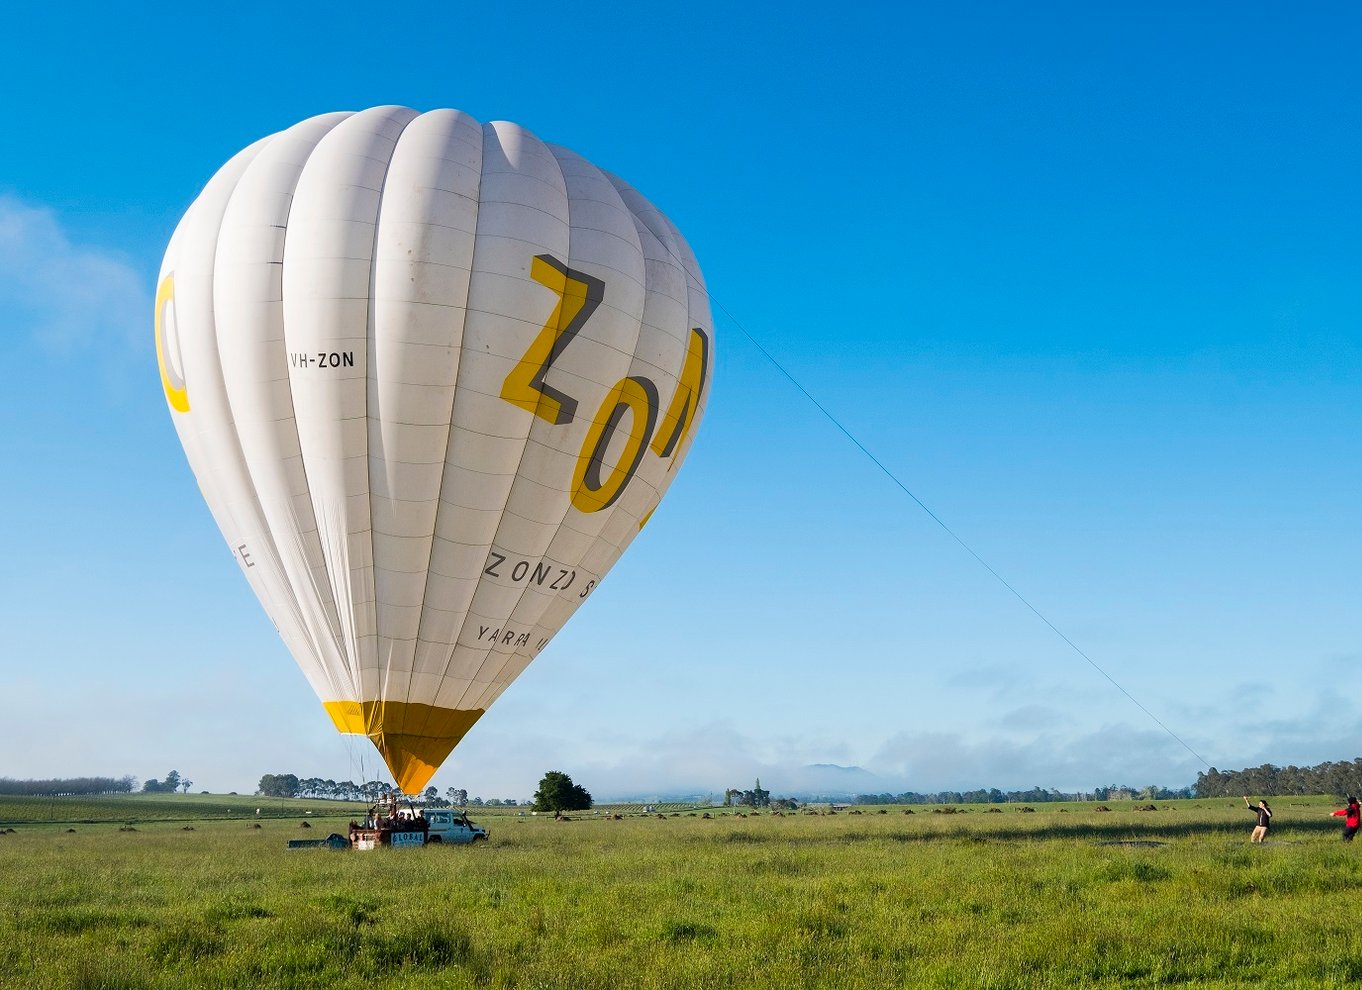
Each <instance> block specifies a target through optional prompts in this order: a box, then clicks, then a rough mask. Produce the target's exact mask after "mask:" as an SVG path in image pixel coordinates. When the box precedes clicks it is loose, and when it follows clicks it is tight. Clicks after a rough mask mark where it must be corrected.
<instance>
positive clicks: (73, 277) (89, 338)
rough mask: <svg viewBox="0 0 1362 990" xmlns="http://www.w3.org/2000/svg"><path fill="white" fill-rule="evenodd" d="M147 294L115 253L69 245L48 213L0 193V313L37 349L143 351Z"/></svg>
mask: <svg viewBox="0 0 1362 990" xmlns="http://www.w3.org/2000/svg"><path fill="white" fill-rule="evenodd" d="M151 311H152V302H151V295H150V290H149V288H148V286H147V285H146V282H145V279H144V277H143V275H142V274H141V273H139V272H138V271H137V269H136V268H134V267H133V265H132V263H131V262H130V261H129V260H128V259H127V258H125V257H123V256H122V255H119V254H117V253H115V252H111V251H109V250H107V249H104V248H100V247H95V246H90V245H82V244H76V243H73V242H72V240H71V238H70V237H69V236H68V234H67V232H66V230H65V229H64V228H63V227H62V224H61V222H60V221H59V220H58V218H57V216H56V214H55V213H54V212H53V211H52V210H50V209H48V208H46V207H42V206H35V205H33V204H30V203H25V202H24V201H22V200H20V199H17V198H16V197H14V196H8V195H0V313H3V314H4V316H5V320H6V322H7V323H9V324H10V326H11V327H12V326H13V325H14V323H15V322H16V320H18V321H21V323H22V324H23V325H26V326H28V327H29V328H30V333H31V334H32V336H33V337H34V339H36V340H37V341H38V342H39V343H40V344H41V345H42V346H43V347H45V348H46V349H48V350H50V351H52V352H53V353H56V354H63V355H64V354H70V353H72V352H75V351H78V350H81V349H83V348H85V347H88V346H90V345H94V344H108V343H109V342H115V343H116V344H117V345H118V346H119V347H127V348H137V347H139V345H140V346H143V347H144V346H146V343H147V341H148V340H149V338H150V334H149V333H148V330H147V324H148V321H149V320H150V319H151Z"/></svg>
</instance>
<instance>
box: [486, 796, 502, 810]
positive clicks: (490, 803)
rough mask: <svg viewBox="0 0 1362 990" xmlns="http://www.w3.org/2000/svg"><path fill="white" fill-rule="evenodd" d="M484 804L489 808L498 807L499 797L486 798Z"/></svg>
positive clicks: (499, 803) (499, 804)
mask: <svg viewBox="0 0 1362 990" xmlns="http://www.w3.org/2000/svg"><path fill="white" fill-rule="evenodd" d="M486 804H487V807H489V808H500V807H501V798H488V799H487V802H486Z"/></svg>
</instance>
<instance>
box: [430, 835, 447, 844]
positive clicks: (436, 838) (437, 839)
mask: <svg viewBox="0 0 1362 990" xmlns="http://www.w3.org/2000/svg"><path fill="white" fill-rule="evenodd" d="M444 841H445V840H444V839H442V838H440V837H439V836H438V835H432V836H431V837H430V838H429V839H427V840H426V842H427V843H428V844H429V845H432V846H438V845H439V844H440V843H441V842H444Z"/></svg>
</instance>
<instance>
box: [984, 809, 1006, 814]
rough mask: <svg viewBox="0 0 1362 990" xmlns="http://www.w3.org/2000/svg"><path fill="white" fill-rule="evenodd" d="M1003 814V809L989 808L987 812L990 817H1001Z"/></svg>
mask: <svg viewBox="0 0 1362 990" xmlns="http://www.w3.org/2000/svg"><path fill="white" fill-rule="evenodd" d="M1002 813H1003V809H1002V808H989V809H988V812H987V814H990V815H1001V814H1002Z"/></svg>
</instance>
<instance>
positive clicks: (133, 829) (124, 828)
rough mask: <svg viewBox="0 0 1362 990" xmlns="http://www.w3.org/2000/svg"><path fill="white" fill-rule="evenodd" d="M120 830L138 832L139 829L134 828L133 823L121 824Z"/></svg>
mask: <svg viewBox="0 0 1362 990" xmlns="http://www.w3.org/2000/svg"><path fill="white" fill-rule="evenodd" d="M118 831H120V832H136V831H137V829H135V828H133V827H132V826H131V825H120V826H119V827H118Z"/></svg>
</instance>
